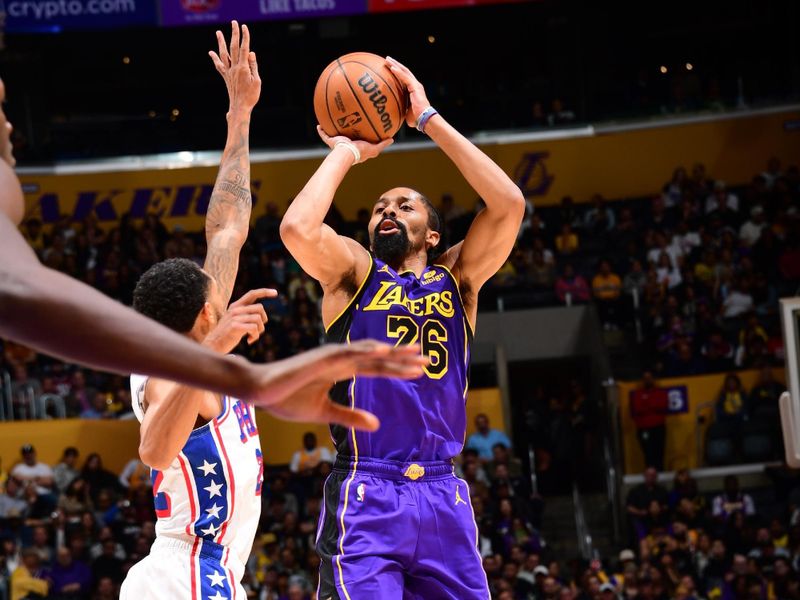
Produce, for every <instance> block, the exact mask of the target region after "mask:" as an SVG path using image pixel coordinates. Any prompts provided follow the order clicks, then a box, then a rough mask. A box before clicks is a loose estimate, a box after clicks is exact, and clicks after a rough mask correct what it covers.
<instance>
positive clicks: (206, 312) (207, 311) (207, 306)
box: [197, 302, 216, 330]
mask: <svg viewBox="0 0 800 600" xmlns="http://www.w3.org/2000/svg"><path fill="white" fill-rule="evenodd" d="M197 316H198V318H199V319H201V320H202V321H203V323H204V324H205V327H206V328H208V329H209V330H210V329H211V328H212V327H214V326H215V325H216V323H215V322H214V308H213V307H212V306H211V303H209V302H204V303H203V308H202V310H201V311H200V314H199V315H197Z"/></svg>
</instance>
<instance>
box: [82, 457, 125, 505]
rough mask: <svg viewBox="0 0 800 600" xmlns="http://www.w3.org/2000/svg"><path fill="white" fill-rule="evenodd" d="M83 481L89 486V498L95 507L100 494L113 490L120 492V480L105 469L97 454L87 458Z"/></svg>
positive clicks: (84, 464) (84, 465)
mask: <svg viewBox="0 0 800 600" xmlns="http://www.w3.org/2000/svg"><path fill="white" fill-rule="evenodd" d="M81 479H83V480H84V481H86V483H87V484H88V486H89V496H90V497H91V499H92V502H93V503H94V504H95V505H97V500H98V498H99V497H100V493H101V492H103V491H104V490H111V491H112V492H114V493H116V492H118V491H120V487H121V486H120V484H119V478H118V477H117V476H116V475H114V474H113V473H111V472H110V471H106V470H105V469H104V468H103V460H102V459H101V458H100V455H99V454H97V453H96V452H93V453H92V454H90V455H89V456H87V457H86V462H85V463H83V470H82V471H81Z"/></svg>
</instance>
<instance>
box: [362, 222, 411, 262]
mask: <svg viewBox="0 0 800 600" xmlns="http://www.w3.org/2000/svg"><path fill="white" fill-rule="evenodd" d="M385 220H386V219H383V220H382V221H381V223H382V222H383V221H385ZM388 220H389V221H392V223H394V225H395V227H397V233H394V234H392V235H381V233H380V229H381V224H380V223H379V224H378V225H377V226H376V227H375V231H374V235H373V237H372V240H373V241H372V252H373V253H374V254H375V257H376V258H377V259H378V260H381V261H383V262H385V263H386V264H389V265H392V264H397V263H399V262H401V261H402V260H403V259H404V258H405V257H406V256H408V254H409V253H410V252H411V250H412V248H411V241H410V240H409V239H408V231H407V230H406V227H405V225H403V224H402V223H400V222H398V221H395V220H394V219H388Z"/></svg>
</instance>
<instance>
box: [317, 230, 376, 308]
mask: <svg viewBox="0 0 800 600" xmlns="http://www.w3.org/2000/svg"><path fill="white" fill-rule="evenodd" d="M339 237H340V238H341V239H342V240H343V241H344V243H345V245H346V246H347V248H348V250H349V251H350V254H351V255H352V256H353V262H352V264H351V265H349V268H346V269H345V270H344V271H343V272H342V273H341V277H340V278H339V279H338V280H337V281H335V282H334V283H333V285H328V286H326V285H323V288H324V289H325V291H326V293H330V292H332V293H334V294H339V293H343V295H345V296H347V297H348V298H352V297H353V296H355V295H356V293H357V292H358V290H359V288H360V287H361V286H362V285H363V283H364V282H365V281H366V279H367V277H369V275H370V273H371V272H372V267H373V264H374V261H373V258H372V254H370V253H369V251H368V250H367V249H366V248H364V246H362V245H361V244H359V243H358V242H357V241H356V240H354V239H353V238H349V237H346V236H339Z"/></svg>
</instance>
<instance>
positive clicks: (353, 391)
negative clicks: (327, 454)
mask: <svg viewBox="0 0 800 600" xmlns="http://www.w3.org/2000/svg"><path fill="white" fill-rule="evenodd" d="M371 270H372V267H370V271H371ZM354 297H355V296H354ZM347 343H348V344H349V343H350V332H349V331H348V332H347ZM355 406H356V378H355V376H353V381H352V383H351V384H350V408H355ZM350 433H351V435H352V436H353V470H352V472H351V473H350V479H348V480H347V485H345V487H344V507H343V508H342V514H341V516H340V517H339V523H340V524H341V530H342V533H341V534H340V535H339V554H337V555H336V565H337V566H338V567H339V583H340V584H341V586H342V591H343V592H344V595H345V598H347V600H351V599H350V594H349V593H348V591H347V587H346V586H345V584H344V573H343V572H342V561H341V557H342V556H344V534H345V526H344V515H345V513H346V512H347V501H348V500H349V498H350V484H351V483H353V479H355V477H356V471H357V470H358V443H357V442H356V430H355V428H350Z"/></svg>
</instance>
